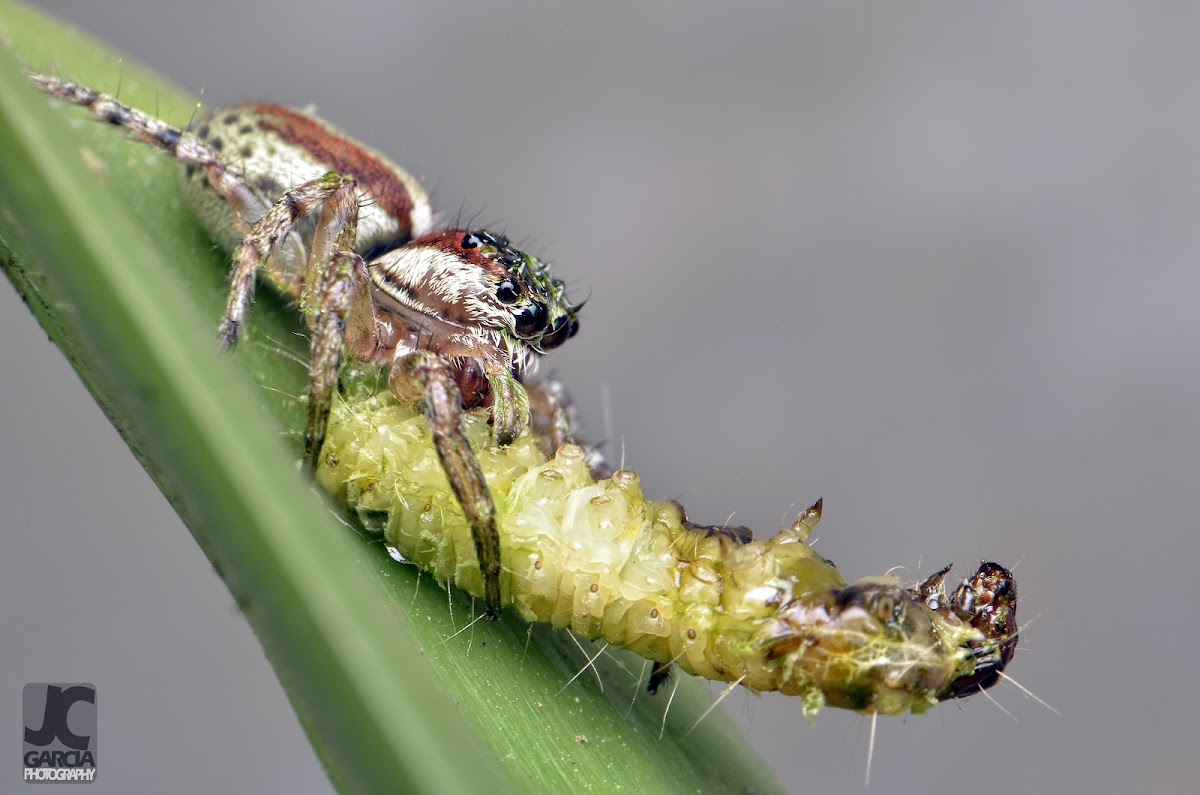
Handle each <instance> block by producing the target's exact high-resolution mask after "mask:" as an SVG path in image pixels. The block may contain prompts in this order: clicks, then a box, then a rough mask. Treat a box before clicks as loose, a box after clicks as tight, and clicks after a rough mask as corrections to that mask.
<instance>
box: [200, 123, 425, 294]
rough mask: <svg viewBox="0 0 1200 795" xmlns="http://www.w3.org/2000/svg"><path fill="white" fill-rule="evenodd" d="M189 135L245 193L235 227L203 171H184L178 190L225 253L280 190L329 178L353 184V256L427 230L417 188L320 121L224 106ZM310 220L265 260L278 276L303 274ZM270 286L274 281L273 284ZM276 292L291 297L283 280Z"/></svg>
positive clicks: (313, 222) (371, 151)
mask: <svg viewBox="0 0 1200 795" xmlns="http://www.w3.org/2000/svg"><path fill="white" fill-rule="evenodd" d="M194 130H195V134H196V136H197V137H198V138H199V139H200V140H201V141H203V142H204V143H205V144H206V145H207V146H208V147H209V148H211V149H212V150H213V152H214V153H215V154H217V155H218V156H219V157H220V158H221V159H222V161H223V162H224V163H225V166H226V168H228V169H229V170H230V171H231V172H233V173H234V174H237V175H238V176H239V177H240V178H241V180H242V182H243V184H244V185H245V186H246V188H247V192H246V194H245V200H244V208H243V209H242V215H243V218H241V219H240V220H241V223H239V222H238V219H237V218H235V217H234V213H233V210H232V208H231V207H230V204H229V202H228V201H226V200H225V198H223V197H222V196H220V195H219V194H218V193H217V192H216V191H215V190H214V189H213V188H212V186H211V185H210V184H209V180H208V175H207V173H206V170H205V169H204V168H202V167H200V166H195V165H190V166H186V167H185V168H184V185H185V189H186V192H187V195H188V198H189V199H190V201H191V203H192V206H193V208H194V209H195V212H196V215H197V217H198V218H199V219H200V220H201V222H202V223H203V224H204V226H205V228H206V229H207V230H208V232H209V234H211V235H212V237H213V239H214V240H216V241H217V243H218V244H219V245H220V246H221V247H222V248H225V249H227V250H229V251H232V250H233V249H234V248H236V246H237V245H238V243H240V242H241V241H242V239H243V238H244V237H245V234H246V228H245V225H253V224H254V223H255V222H256V221H258V220H259V219H260V218H261V217H262V216H263V215H265V214H266V212H267V210H269V209H270V208H271V206H272V205H273V204H274V203H275V202H276V201H277V200H278V199H279V197H280V196H282V195H283V194H284V192H286V191H287V190H289V189H291V188H295V187H297V186H300V185H303V184H305V183H307V182H310V181H312V180H314V179H317V178H319V177H320V176H321V175H323V174H326V173H329V172H336V173H338V174H341V175H343V176H347V177H351V178H353V179H354V180H355V182H356V183H357V187H358V193H359V217H358V228H357V236H356V242H355V246H354V248H355V250H356V251H358V252H359V253H363V254H366V253H369V252H373V251H379V250H382V249H388V248H392V247H395V246H399V245H402V244H403V243H406V242H407V241H409V240H411V239H412V238H414V237H419V236H421V235H424V234H426V233H428V232H429V231H430V229H431V228H432V227H433V208H432V206H431V204H430V200H429V195H428V194H427V193H426V192H425V189H424V188H422V187H421V185H420V183H419V182H417V180H416V179H415V178H414V177H413V176H412V175H411V174H409V173H408V172H407V171H405V170H404V169H402V168H401V167H400V166H398V165H396V164H395V163H393V162H392V161H391V160H389V159H388V158H386V157H385V156H383V155H382V154H380V153H379V152H377V151H375V150H374V149H371V148H370V147H368V146H366V145H364V144H361V143H359V142H357V141H355V140H353V139H351V138H348V137H346V135H345V134H344V133H342V132H341V131H340V130H338V129H336V128H335V127H332V126H331V125H329V124H328V123H327V122H325V121H323V120H321V119H319V118H317V117H315V116H313V115H311V114H308V113H305V112H303V111H299V110H295V109H292V108H287V107H284V106H282V105H274V104H268V103H247V104H241V105H226V106H223V107H219V108H216V109H215V110H213V111H212V112H210V113H209V114H208V115H207V116H205V117H204V118H202V119H200V120H199V121H198V122H197V123H196V125H195V127H194ZM316 224H317V215H316V214H312V215H310V216H308V217H307V218H304V219H303V220H301V221H300V222H299V223H298V224H297V226H296V230H295V231H294V232H293V234H292V236H291V239H289V240H288V241H287V243H286V244H285V245H284V246H283V247H282V248H281V250H280V251H279V252H277V253H276V254H275V255H274V256H273V258H272V265H273V266H274V267H275V268H276V269H278V270H279V271H281V272H283V274H288V275H290V274H295V275H296V277H297V281H298V277H299V275H300V274H301V273H302V272H303V268H304V258H305V256H306V254H307V244H308V241H309V240H311V236H312V233H313V229H314V228H315V226H316ZM273 281H274V280H273ZM279 281H280V282H281V284H279V285H277V286H280V287H281V288H282V289H284V291H285V292H290V293H295V292H296V290H297V287H296V286H293V284H292V283H290V282H288V281H287V280H286V278H285V279H280V280H279Z"/></svg>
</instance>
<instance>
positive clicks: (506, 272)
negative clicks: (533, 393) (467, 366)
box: [369, 230, 582, 375]
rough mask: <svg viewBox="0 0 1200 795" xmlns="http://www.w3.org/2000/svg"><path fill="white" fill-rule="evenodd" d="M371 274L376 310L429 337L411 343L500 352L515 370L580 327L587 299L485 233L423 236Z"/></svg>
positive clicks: (457, 352)
mask: <svg viewBox="0 0 1200 795" xmlns="http://www.w3.org/2000/svg"><path fill="white" fill-rule="evenodd" d="M369 278H370V280H371V287H372V289H373V292H374V295H375V300H376V302H377V304H378V306H379V309H380V310H382V312H383V313H390V314H394V315H396V316H398V317H400V318H403V319H405V320H406V321H407V322H406V324H405V325H406V326H407V327H408V328H410V329H412V331H413V332H415V333H417V334H419V335H423V336H424V339H425V342H424V344H423V345H417V346H414V347H430V340H432V341H433V347H434V348H435V349H437V350H439V351H441V352H442V353H444V354H446V355H451V356H471V357H478V358H483V359H489V358H491V356H492V355H499V356H501V357H503V358H505V359H506V360H509V361H510V362H511V364H512V367H513V369H514V371H515V372H516V373H517V374H518V375H519V374H521V373H523V372H525V371H526V370H527V369H528V368H529V367H531V365H532V363H533V362H534V361H535V360H536V355H537V354H541V353H544V352H546V351H549V350H551V349H553V348H557V347H558V346H559V345H561V344H562V343H564V342H566V341H567V340H568V339H570V338H571V337H573V336H574V335H575V333H576V332H577V331H578V330H579V321H578V320H577V319H576V314H577V313H578V312H579V309H580V307H581V306H582V304H571V303H570V302H569V301H568V300H567V297H566V290H565V287H564V285H563V283H562V281H560V280H558V279H554V278H552V277H551V276H550V273H549V268H548V266H547V265H546V264H545V263H543V262H540V261H539V260H538V259H536V258H535V257H532V256H530V255H528V254H526V253H524V252H522V251H520V250H519V249H517V248H516V247H514V246H513V245H512V243H511V242H510V241H509V240H508V238H506V237H504V236H503V235H499V234H495V233H493V232H489V231H486V230H472V231H467V230H445V231H441V232H434V233H432V234H429V235H425V236H424V237H421V238H418V239H417V240H414V241H412V242H411V243H410V244H409V245H407V246H405V247H403V248H400V249H396V250H394V251H391V252H388V253H385V254H383V255H382V256H380V257H379V258H377V259H375V260H374V261H373V262H372V263H371V266H370V269H369ZM409 344H410V345H411V344H412V343H411V342H410V343H409ZM401 347H404V346H401Z"/></svg>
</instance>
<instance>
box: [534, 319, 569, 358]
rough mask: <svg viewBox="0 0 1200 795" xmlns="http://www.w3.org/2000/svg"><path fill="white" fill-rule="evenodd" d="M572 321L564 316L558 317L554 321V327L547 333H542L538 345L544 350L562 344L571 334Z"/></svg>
mask: <svg viewBox="0 0 1200 795" xmlns="http://www.w3.org/2000/svg"><path fill="white" fill-rule="evenodd" d="M573 322H574V321H569V320H567V319H566V318H565V317H560V318H559V319H558V320H557V321H556V322H555V323H554V327H553V328H551V329H550V331H549V332H548V333H546V334H543V335H542V339H541V342H540V343H539V345H538V347H540V348H541V349H542V350H544V351H548V350H550V349H551V348H557V347H558V346H559V345H562V344H563V343H564V342H566V341H567V338H568V337H570V336H571V324H572V323H573Z"/></svg>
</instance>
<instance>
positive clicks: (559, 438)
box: [525, 379, 613, 480]
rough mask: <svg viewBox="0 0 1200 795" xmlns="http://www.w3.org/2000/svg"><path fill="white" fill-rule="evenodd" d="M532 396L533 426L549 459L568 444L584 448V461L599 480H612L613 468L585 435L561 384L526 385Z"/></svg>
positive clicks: (531, 412) (539, 443)
mask: <svg viewBox="0 0 1200 795" xmlns="http://www.w3.org/2000/svg"><path fill="white" fill-rule="evenodd" d="M525 391H526V392H527V393H528V395H529V415H530V418H529V424H530V426H531V428H532V429H533V436H534V438H535V439H536V440H537V444H538V448H539V449H540V450H541V451H542V452H543V453H544V454H545V455H546V457H547V458H553V457H554V454H555V453H557V452H558V448H560V447H562V446H563V445H564V444H576V445H578V446H579V447H581V448H583V452H584V460H585V461H586V462H587V465H588V468H589V469H590V470H591V471H592V477H594V478H595V479H596V480H604V479H605V478H609V477H612V474H613V468H612V467H611V466H609V463H608V461H606V460H605V458H604V454H603V453H601V452H600V448H599V446H597V445H593V444H592V443H591V442H590V441H589V440H588V438H587V436H586V435H585V434H584V432H583V427H582V425H581V424H580V420H579V412H578V411H577V410H576V409H575V401H574V399H573V398H572V397H571V393H570V392H568V391H567V388H566V387H565V386H563V385H562V382H561V381H555V380H553V379H551V380H549V381H539V382H536V383H532V384H526V385H525Z"/></svg>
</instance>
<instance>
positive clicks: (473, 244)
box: [462, 232, 483, 248]
mask: <svg viewBox="0 0 1200 795" xmlns="http://www.w3.org/2000/svg"><path fill="white" fill-rule="evenodd" d="M482 243H483V241H482V240H480V239H479V235H477V234H475V233H474V232H467V233H466V234H465V235H463V239H462V247H463V248H479V246H480V245H481V244H482Z"/></svg>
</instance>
